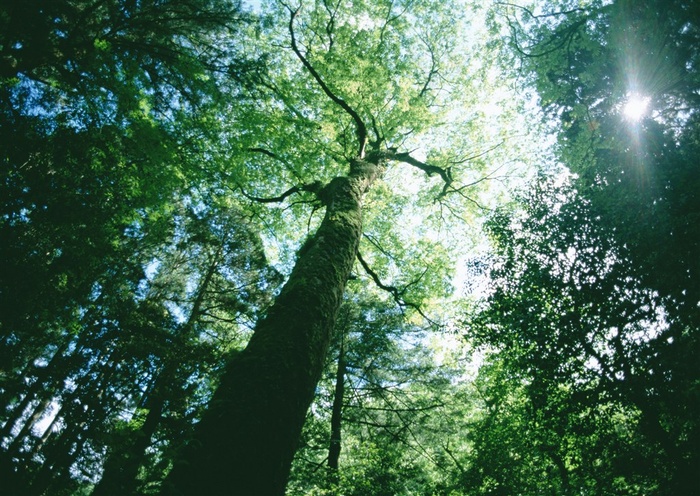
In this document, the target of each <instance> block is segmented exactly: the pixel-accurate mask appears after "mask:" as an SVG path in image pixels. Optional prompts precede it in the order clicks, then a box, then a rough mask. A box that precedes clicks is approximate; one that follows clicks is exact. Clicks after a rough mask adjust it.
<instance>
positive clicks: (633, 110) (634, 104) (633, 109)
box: [622, 94, 650, 122]
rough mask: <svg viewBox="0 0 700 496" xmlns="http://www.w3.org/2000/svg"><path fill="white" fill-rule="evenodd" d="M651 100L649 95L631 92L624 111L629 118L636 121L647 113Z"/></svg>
mask: <svg viewBox="0 0 700 496" xmlns="http://www.w3.org/2000/svg"><path fill="white" fill-rule="evenodd" d="M649 101H650V98H649V97H648V96H642V95H638V94H631V95H629V97H628V98H627V101H626V102H625V105H624V107H623V108H622V112H623V114H624V115H625V117H626V118H627V119H628V120H630V121H632V122H636V121H638V120H640V119H641V118H642V117H644V115H645V114H646V111H647V108H648V107H649Z"/></svg>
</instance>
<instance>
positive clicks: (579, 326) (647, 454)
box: [474, 2, 700, 494]
mask: <svg viewBox="0 0 700 496" xmlns="http://www.w3.org/2000/svg"><path fill="white" fill-rule="evenodd" d="M502 8H503V10H502V11H501V12H502V13H504V14H506V17H505V19H506V20H507V25H508V26H509V28H510V30H511V31H510V35H511V36H512V38H511V39H512V41H513V46H514V48H515V50H514V52H513V54H514V55H513V56H514V57H516V58H518V59H519V60H521V61H522V67H523V68H524V69H526V72H525V74H526V77H527V79H528V80H529V81H532V82H533V83H534V84H535V85H536V87H537V89H538V92H539V94H540V97H541V103H542V104H543V106H544V108H545V109H546V110H547V111H549V114H548V118H549V119H553V124H555V125H557V126H558V129H559V153H560V158H561V159H562V161H563V162H564V163H565V164H566V165H567V166H568V167H569V169H570V170H571V171H572V172H573V173H574V174H573V175H571V176H568V177H567V178H566V179H562V178H560V179H559V182H560V183H561V182H563V183H566V182H567V181H570V184H571V186H572V187H571V188H569V187H568V186H559V187H557V186H555V185H554V184H552V183H549V184H545V186H544V187H540V188H539V189H536V190H535V192H534V193H533V194H532V196H531V197H529V198H528V199H527V201H526V202H525V206H524V213H523V214H514V215H512V216H505V217H498V218H497V219H496V220H494V223H493V224H492V233H494V235H495V236H496V239H497V245H498V246H500V247H501V248H500V251H499V255H498V257H497V262H496V265H495V268H494V271H493V274H494V276H495V281H494V286H493V293H491V296H490V298H491V299H490V304H489V308H488V310H486V312H485V313H484V314H482V315H483V316H484V317H485V320H483V321H481V324H480V326H478V327H477V328H476V329H478V330H474V333H475V334H474V335H477V336H480V337H479V339H480V340H481V342H482V343H483V344H485V345H488V346H495V347H496V350H497V354H496V355H495V356H494V358H493V359H492V361H493V366H492V367H491V368H486V369H484V372H485V373H487V374H489V375H491V374H493V375H495V376H496V377H498V376H501V377H502V378H501V379H499V380H496V379H495V378H494V379H492V381H493V382H491V383H492V384H493V386H490V388H500V390H501V391H506V390H507V387H505V386H503V384H512V385H513V386H511V387H512V388H513V390H512V392H511V393H510V394H505V393H503V392H502V393H500V394H497V393H496V391H495V390H494V389H491V390H490V391H489V395H488V396H487V400H486V401H487V404H488V403H489V402H495V405H506V406H509V407H510V405H513V406H512V407H510V408H512V410H511V411H512V412H513V413H514V414H515V413H516V412H518V413H517V415H516V416H514V417H512V420H511V421H510V422H508V423H505V424H504V423H503V422H497V421H496V418H495V417H496V416H497V414H495V416H494V418H492V417H491V416H487V417H485V419H484V422H485V424H483V425H485V426H489V425H491V426H492V427H491V429H492V435H493V437H491V439H489V436H490V435H489V434H484V436H482V437H480V439H479V441H478V443H480V444H482V446H483V448H482V449H483V450H484V451H483V452H484V457H485V458H484V462H483V464H481V465H479V466H478V467H479V468H478V469H476V468H475V470H477V472H475V473H481V474H485V473H488V474H489V475H488V476H489V478H490V479H489V480H490V481H491V483H490V485H489V484H484V485H483V486H482V491H483V492H489V491H494V492H498V491H504V492H508V491H509V490H508V489H507V488H508V487H509V486H508V483H507V482H506V481H507V480H508V478H509V476H507V475H506V474H507V473H509V472H508V470H510V469H509V468H507V466H508V463H504V464H503V465H502V467H503V468H501V469H498V470H494V468H495V467H493V465H491V466H490V467H487V463H486V457H487V456H488V453H491V451H489V449H490V448H489V446H496V445H497V444H498V441H497V440H498V439H503V438H505V439H508V440H509V442H512V443H517V439H514V438H513V437H512V436H513V428H514V427H515V426H517V425H521V426H523V428H528V429H530V431H529V432H532V433H533V434H532V437H535V436H539V437H540V438H542V439H554V440H555V442H554V443H552V442H551V441H546V442H544V444H542V445H541V446H540V447H538V448H537V449H536V450H534V451H531V452H530V453H528V454H529V456H528V458H527V459H526V460H525V459H523V458H522V457H521V455H520V454H518V457H516V458H513V457H514V456H515V453H518V451H515V450H512V453H513V455H511V456H510V457H509V458H507V459H506V460H505V462H508V461H511V462H513V463H511V464H510V467H518V468H517V469H516V470H525V469H527V470H528V471H529V472H520V474H521V475H520V476H519V477H521V478H522V477H525V476H524V475H522V474H523V473H524V474H526V475H527V477H525V479H529V480H534V477H533V474H534V476H535V477H536V476H537V474H541V473H544V472H546V471H547V470H549V471H551V472H552V473H557V474H559V475H558V481H557V482H556V483H555V484H556V486H554V487H553V489H552V490H553V491H556V492H566V491H572V492H585V491H591V492H596V491H600V490H603V491H604V492H605V491H610V492H616V493H617V492H628V493H629V494H638V493H639V492H649V493H653V494H674V493H679V492H680V493H688V494H695V493H696V492H697V489H696V488H695V482H694V480H693V478H694V476H693V475H692V474H693V472H694V471H696V470H697V467H698V463H699V462H698V460H699V458H698V456H699V455H698V450H697V445H698V444H697V439H698V425H697V422H696V421H695V420H694V419H695V418H697V412H698V408H700V398H698V396H697V389H696V388H695V387H694V384H695V383H696V382H697V374H696V373H695V372H693V371H692V369H693V367H692V365H691V364H692V358H691V356H692V355H693V354H695V353H697V349H698V348H697V347H698V332H697V329H698V326H697V324H698V308H697V303H698V301H699V298H698V294H697V289H696V280H695V278H694V277H692V276H691V274H694V273H695V272H697V257H694V256H693V255H691V254H690V253H691V251H695V250H696V249H697V247H698V241H699V238H698V231H697V229H696V227H697V223H696V222H695V219H696V217H697V215H698V212H699V211H700V210H699V208H698V207H700V205H698V204H697V202H696V201H695V200H696V195H694V194H692V193H691V190H692V189H694V187H695V185H696V183H697V173H696V171H694V168H695V167H694V163H695V162H696V160H695V158H694V157H695V154H696V150H697V145H696V143H697V140H696V138H694V137H693V136H695V135H696V134H697V118H696V115H697V95H696V93H697V74H696V70H695V68H696V65H695V63H694V61H695V60H696V58H697V51H696V48H695V47H696V43H695V38H696V36H697V33H698V30H697V15H696V14H697V11H696V9H695V8H694V6H691V5H689V4H688V3H684V2H672V3H671V4H667V3H664V5H663V6H662V5H661V4H653V5H648V6H645V9H639V8H638V6H635V5H632V4H631V3H630V2H615V3H612V4H607V5H602V4H598V3H595V2H592V3H591V4H589V5H587V6H586V7H578V6H574V5H569V4H567V3H566V2H563V3H561V4H557V5H552V6H548V7H545V8H543V9H533V10H529V9H525V8H523V7H517V6H515V5H512V4H502ZM651 33H653V34H651ZM645 102H646V103H645ZM642 104H646V105H647V106H648V107H646V108H642V107H640V106H639V105H642ZM635 105H636V107H635ZM552 182H553V183H556V181H552ZM686 188H690V189H686ZM489 371H496V372H489ZM503 407H504V406H501V407H500V408H503ZM494 411H495V412H498V411H500V410H494ZM584 418H585V419H586V421H585V422H582V420H581V419H584ZM589 422H590V423H589ZM620 422H622V423H623V425H624V428H623V427H622V426H621V425H620ZM547 466H550V467H551V468H550V469H548V468H547ZM478 471H481V472H478ZM495 474H498V475H495ZM528 474H530V475H528ZM511 475H513V474H512V472H511ZM475 477H476V476H475ZM587 487H588V488H589V489H586V488H587ZM601 488H606V489H601Z"/></svg>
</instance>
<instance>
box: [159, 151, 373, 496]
mask: <svg viewBox="0 0 700 496" xmlns="http://www.w3.org/2000/svg"><path fill="white" fill-rule="evenodd" d="M382 171H383V164H382V159H381V158H380V157H379V156H377V157H375V158H374V159H373V160H371V161H369V160H359V159H358V160H354V161H352V163H351V167H350V173H349V174H348V175H347V176H342V177H336V178H335V179H333V180H332V181H331V182H330V183H329V184H328V185H327V186H326V187H325V188H324V189H323V191H322V192H321V194H320V195H319V196H320V198H321V200H322V201H323V202H324V204H325V206H326V213H325V216H324V219H323V221H322V223H321V225H320V227H319V228H318V231H317V232H316V233H315V234H314V235H313V236H312V237H311V238H310V239H309V240H308V241H307V242H306V243H305V245H304V247H303V248H302V249H301V250H300V251H299V256H298V259H297V263H296V265H295V267H294V269H293V270H292V273H291V275H290V276H289V280H288V281H287V283H286V284H285V285H284V287H283V288H282V291H281V292H280V294H279V296H278V297H277V299H276V300H275V303H274V305H273V306H272V307H271V308H270V310H269V311H268V313H267V315H266V316H265V317H263V318H262V319H260V320H259V321H258V323H257V325H256V327H255V332H254V334H253V336H252V338H251V339H250V342H249V343H248V346H247V347H246V348H245V349H244V350H243V351H241V352H240V353H238V354H237V355H235V356H234V357H233V359H232V360H231V361H230V362H229V364H228V367H227V370H226V371H225V373H224V376H223V378H222V381H221V384H220V386H219V388H218V389H217V391H216V393H215V394H214V397H213V398H212V401H211V402H210V405H209V408H208V409H207V412H206V413H205V415H204V416H203V418H202V420H201V422H200V423H199V424H198V426H197V429H196V433H195V438H194V439H193V441H192V442H191V443H190V444H189V446H188V448H187V449H186V450H185V453H183V456H182V457H181V458H180V459H179V460H178V461H176V463H175V466H174V468H173V470H172V472H171V474H170V475H169V477H168V478H167V479H166V481H165V483H164V486H163V493H164V494H177V495H182V494H184V495H199V494H207V495H223V494H225V495H229V496H230V495H237V494H239V495H256V494H259V495H279V494H284V489H285V486H286V483H287V478H288V476H289V470H290V467H291V464H292V459H293V457H294V453H295V451H296V448H297V443H298V440H299V436H300V434H301V429H302V426H303V424H304V418H305V415H306V411H307V409H308V408H309V405H310V404H311V401H312V399H313V396H314V391H315V388H316V384H317V382H318V380H319V378H320V376H321V373H322V371H323V365H324V360H325V356H326V353H327V351H328V346H329V342H330V338H331V334H332V331H333V327H334V324H335V319H336V314H337V311H338V308H339V306H340V303H341V301H342V297H343V292H344V290H345V283H346V282H347V280H348V277H349V276H350V272H351V270H352V267H353V264H354V262H355V258H356V255H357V247H358V244H359V241H360V237H361V233H362V198H363V196H364V194H365V192H366V191H367V190H368V188H369V187H370V186H371V185H372V183H373V182H374V181H375V180H376V179H377V178H378V177H379V176H380V174H381V173H382Z"/></svg>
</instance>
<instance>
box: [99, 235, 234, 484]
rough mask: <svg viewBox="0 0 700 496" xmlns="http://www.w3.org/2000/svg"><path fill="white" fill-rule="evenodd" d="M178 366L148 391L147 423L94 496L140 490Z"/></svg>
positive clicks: (115, 455) (115, 451)
mask: <svg viewBox="0 0 700 496" xmlns="http://www.w3.org/2000/svg"><path fill="white" fill-rule="evenodd" d="M222 252H223V245H222V246H220V247H218V248H217V250H216V253H215V254H214V256H213V257H212V259H211V261H210V263H209V266H208V268H207V272H206V273H205V274H204V278H203V280H202V282H201V284H200V285H199V288H198V290H197V293H196V297H195V300H194V302H193V304H192V310H191V311H190V316H189V318H188V319H187V322H186V323H185V325H184V326H183V327H182V332H181V334H182V335H187V334H189V333H191V332H193V331H194V327H195V324H196V323H197V319H199V317H200V315H201V312H202V305H203V303H204V298H205V296H206V294H207V291H209V285H210V284H211V281H212V279H213V277H214V274H215V273H216V271H217V270H218V269H219V264H220V263H221V253H222ZM177 366H178V364H177V363H175V362H169V363H167V364H166V365H165V368H164V370H163V371H162V372H160V374H158V377H157V378H156V381H155V384H154V385H153V388H152V390H151V391H148V392H147V393H146V394H147V396H148V397H147V398H146V402H145V405H144V408H146V409H147V410H148V414H147V415H146V420H145V421H144V423H143V425H142V426H141V428H140V429H139V430H138V431H137V432H135V433H134V434H133V436H132V437H130V438H129V439H127V440H126V442H125V444H124V445H123V446H113V447H112V448H111V450H112V451H111V453H110V455H109V457H108V459H107V461H106V462H105V465H104V473H103V474H102V478H101V479H100V482H99V483H98V484H97V485H96V486H95V489H94V490H93V492H92V496H109V495H111V494H120V495H123V496H127V495H131V494H135V493H136V490H137V488H138V480H137V478H138V474H139V469H140V468H141V465H143V462H144V460H145V459H146V450H147V449H148V447H149V446H150V445H151V438H152V437H153V434H155V432H156V430H157V429H158V427H159V426H160V424H161V421H162V418H163V411H164V409H165V401H166V399H168V398H170V395H171V394H172V393H173V390H174V387H173V381H174V380H175V378H176V376H177Z"/></svg>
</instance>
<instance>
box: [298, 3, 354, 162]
mask: <svg viewBox="0 0 700 496" xmlns="http://www.w3.org/2000/svg"><path fill="white" fill-rule="evenodd" d="M285 6H286V7H287V9H288V10H289V13H290V16H289V35H290V37H291V41H292V50H293V51H294V53H295V54H296V56H297V58H298V59H299V60H300V61H301V63H302V64H303V65H304V67H305V68H306V70H308V71H309V73H310V74H311V76H312V77H313V78H314V80H315V81H316V82H317V83H318V85H319V86H320V87H321V89H322V90H323V92H324V93H325V94H326V96H327V97H328V98H330V99H331V100H332V101H333V102H334V103H336V104H337V105H338V106H339V107H340V108H342V109H343V110H344V111H345V112H346V113H347V114H348V115H349V116H350V117H351V118H352V120H353V121H354V122H355V131H356V133H357V140H358V141H359V149H358V157H359V158H364V156H365V147H366V145H367V126H366V125H365V123H364V121H363V120H362V118H361V117H360V115H359V114H358V113H357V112H356V111H355V109H353V108H352V107H351V106H350V105H349V104H348V103H347V102H346V101H345V100H343V99H342V98H340V97H339V96H338V95H336V94H335V93H333V91H331V89H330V88H329V87H328V85H327V84H326V83H325V82H324V81H323V78H322V77H321V75H320V74H319V73H318V72H317V71H316V69H315V68H314V66H313V65H311V63H310V62H309V61H308V60H307V59H306V57H305V56H304V54H302V53H301V51H300V50H299V46H298V45H297V40H296V36H295V35H294V19H295V18H296V16H297V14H298V13H299V9H300V8H301V7H299V8H297V9H296V10H292V9H291V8H290V7H289V6H288V5H285Z"/></svg>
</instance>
